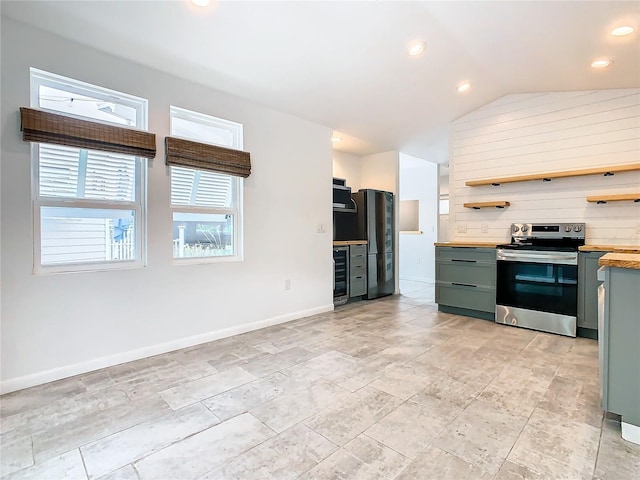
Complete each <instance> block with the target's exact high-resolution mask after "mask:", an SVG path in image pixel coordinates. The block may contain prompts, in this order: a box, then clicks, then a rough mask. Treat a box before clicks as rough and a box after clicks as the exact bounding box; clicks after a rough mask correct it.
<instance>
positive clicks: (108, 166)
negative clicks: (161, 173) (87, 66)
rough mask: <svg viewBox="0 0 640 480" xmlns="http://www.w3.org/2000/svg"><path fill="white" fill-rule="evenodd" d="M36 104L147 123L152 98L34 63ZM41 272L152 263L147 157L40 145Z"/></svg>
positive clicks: (37, 242)
mask: <svg viewBox="0 0 640 480" xmlns="http://www.w3.org/2000/svg"><path fill="white" fill-rule="evenodd" d="M31 106H32V107H34V108H39V109H41V110H46V111H50V112H53V113H57V114H63V115H66V116H70V117H75V118H79V119H83V120H90V121H93V122H99V123H105V124H111V125H117V126H124V127H127V126H129V127H135V128H138V129H140V130H146V129H147V101H146V100H145V99H142V98H138V97H133V96H131V95H126V94H123V93H120V92H115V91H112V90H107V89H105V88H102V87H98V86H94V85H90V84H87V83H84V82H80V81H76V80H73V79H70V78H65V77H60V76H58V75H54V74H50V73H47V72H44V71H41V70H37V69H33V68H32V69H31ZM31 148H32V172H33V180H32V192H33V207H34V213H33V216H34V272H36V273H44V272H61V271H76V270H98V269H109V268H123V267H133V266H142V265H144V256H145V251H144V245H145V243H144V242H145V208H144V207H145V198H146V192H145V185H146V168H147V160H146V159H143V158H138V157H134V156H131V155H125V154H119V153H109V152H104V151H97V150H88V149H83V148H74V147H68V146H64V145H53V144H46V143H39V144H38V143H33V144H32V147H31Z"/></svg>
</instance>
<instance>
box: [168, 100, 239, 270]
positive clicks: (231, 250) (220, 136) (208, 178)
mask: <svg viewBox="0 0 640 480" xmlns="http://www.w3.org/2000/svg"><path fill="white" fill-rule="evenodd" d="M242 130H243V128H242V125H241V124H239V123H235V122H231V121H228V120H223V119H220V118H215V117H212V116H209V115H204V114H201V113H197V112H192V111H189V110H184V109H182V108H178V107H171V135H172V136H175V137H180V138H185V139H188V140H194V141H197V142H202V143H208V144H213V145H219V146H222V147H228V148H233V149H237V150H241V149H242V148H243V141H242ZM171 208H172V213H173V257H174V258H176V259H179V261H185V260H187V259H192V260H191V261H194V259H197V260H195V261H203V260H204V259H206V260H205V261H228V260H241V259H242V178H240V177H235V176H232V175H227V174H222V173H215V172H209V171H204V170H198V169H191V168H183V167H173V166H172V167H171Z"/></svg>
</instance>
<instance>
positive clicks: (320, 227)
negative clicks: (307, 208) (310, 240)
mask: <svg viewBox="0 0 640 480" xmlns="http://www.w3.org/2000/svg"><path fill="white" fill-rule="evenodd" d="M326 232H327V230H326V229H325V228H324V224H323V223H319V224H318V226H317V227H316V233H326Z"/></svg>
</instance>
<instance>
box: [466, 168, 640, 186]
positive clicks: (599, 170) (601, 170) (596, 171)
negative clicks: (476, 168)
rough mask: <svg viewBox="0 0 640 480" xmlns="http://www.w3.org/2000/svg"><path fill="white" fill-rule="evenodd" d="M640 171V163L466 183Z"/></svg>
mask: <svg viewBox="0 0 640 480" xmlns="http://www.w3.org/2000/svg"><path fill="white" fill-rule="evenodd" d="M635 170H640V163H632V164H628V165H610V166H608V167H597V168H585V169H582V170H565V171H563V172H548V173H534V174H532V175H518V176H515V177H501V178H487V179H484V180H469V181H468V182H465V185H466V186H467V187H478V186H481V185H493V186H498V185H500V184H502V183H513V182H527V181H529V180H542V181H544V182H550V181H551V179H552V178H565V177H580V176H583V175H599V174H603V175H604V176H605V177H608V176H611V175H613V174H615V173H619V172H632V171H635Z"/></svg>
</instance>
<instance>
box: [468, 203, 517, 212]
mask: <svg viewBox="0 0 640 480" xmlns="http://www.w3.org/2000/svg"><path fill="white" fill-rule="evenodd" d="M509 205H511V204H510V203H509V202H475V203H465V204H464V205H463V206H464V207H465V208H473V209H474V210H479V209H480V208H489V207H495V208H504V207H508V206H509Z"/></svg>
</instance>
